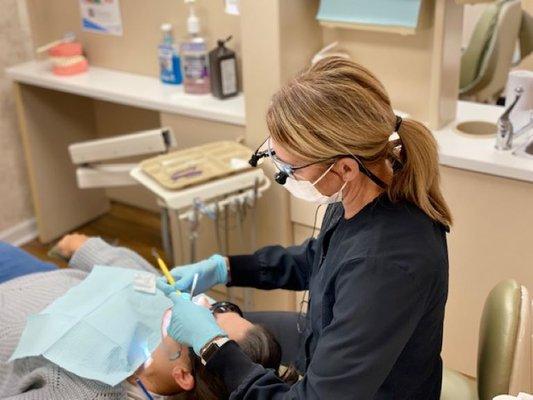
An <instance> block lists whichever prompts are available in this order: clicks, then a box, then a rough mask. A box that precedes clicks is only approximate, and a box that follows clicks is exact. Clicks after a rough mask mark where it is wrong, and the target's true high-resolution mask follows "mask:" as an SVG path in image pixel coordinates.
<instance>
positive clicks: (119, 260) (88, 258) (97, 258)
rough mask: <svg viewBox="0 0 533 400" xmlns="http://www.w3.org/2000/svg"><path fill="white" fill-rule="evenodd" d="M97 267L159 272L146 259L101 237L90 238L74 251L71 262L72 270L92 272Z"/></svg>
mask: <svg viewBox="0 0 533 400" xmlns="http://www.w3.org/2000/svg"><path fill="white" fill-rule="evenodd" d="M95 265H108V266H113V267H123V268H131V269H137V270H141V271H148V272H158V271H157V270H156V269H155V268H154V267H153V266H152V265H150V263H148V262H147V261H146V260H145V259H144V258H142V257H141V256H140V255H138V254H137V253H135V252H134V251H132V250H129V249H127V248H125V247H116V246H111V245H109V244H107V243H106V242H104V241H103V240H102V239H100V238H99V237H90V238H88V239H87V240H85V241H83V243H82V244H81V245H80V246H79V248H78V249H77V250H76V251H74V253H73V254H72V257H71V258H70V261H69V266H70V267H72V268H77V269H81V270H84V271H87V272H90V271H91V270H92V268H93V267H94V266H95Z"/></svg>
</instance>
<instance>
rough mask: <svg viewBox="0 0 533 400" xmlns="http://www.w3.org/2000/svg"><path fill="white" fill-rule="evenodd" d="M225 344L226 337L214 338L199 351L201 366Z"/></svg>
mask: <svg viewBox="0 0 533 400" xmlns="http://www.w3.org/2000/svg"><path fill="white" fill-rule="evenodd" d="M226 342H229V338H228V337H227V336H215V337H214V338H213V339H211V340H210V341H209V342H207V344H206V345H205V346H204V347H202V349H201V350H200V359H201V360H202V364H204V365H206V364H207V363H208V361H209V360H210V359H211V357H213V355H214V354H215V353H216V352H217V351H218V349H220V348H221V347H222V346H223V345H224V344H225V343H226Z"/></svg>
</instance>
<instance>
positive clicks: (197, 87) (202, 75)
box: [181, 0, 211, 94]
mask: <svg viewBox="0 0 533 400" xmlns="http://www.w3.org/2000/svg"><path fill="white" fill-rule="evenodd" d="M194 2H195V0H185V3H186V4H189V17H188V18H187V32H188V33H189V36H188V37H187V38H186V39H185V40H184V41H183V43H182V44H181V59H182V65H183V88H184V89H185V93H192V94H206V93H209V92H210V90H211V86H210V83H209V69H208V53H207V44H206V41H205V39H204V38H203V37H201V36H200V21H199V19H198V17H197V16H196V14H195V13H194Z"/></svg>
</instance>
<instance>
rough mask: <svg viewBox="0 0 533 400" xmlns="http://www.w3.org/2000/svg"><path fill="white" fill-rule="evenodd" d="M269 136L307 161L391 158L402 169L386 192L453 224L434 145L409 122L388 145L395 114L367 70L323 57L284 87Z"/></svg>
mask: <svg viewBox="0 0 533 400" xmlns="http://www.w3.org/2000/svg"><path fill="white" fill-rule="evenodd" d="M266 119H267V125H268V129H269V131H270V134H271V136H272V138H273V139H274V140H275V141H276V142H278V143H280V144H282V145H283V146H284V147H285V148H286V149H287V150H288V151H289V152H291V153H293V154H295V155H297V156H299V157H301V158H302V159H303V161H305V162H315V161H320V160H330V159H332V158H335V157H338V156H340V155H346V154H351V155H354V156H356V157H358V158H359V159H360V160H361V161H362V162H363V164H366V165H369V164H372V163H376V162H380V161H383V160H385V159H389V160H391V161H393V162H394V163H396V164H398V165H401V167H400V168H399V169H398V170H397V171H395V172H394V174H393V178H392V182H391V184H390V185H389V187H388V188H387V193H388V196H389V198H390V199H391V201H393V202H396V201H399V200H407V201H410V202H411V203H413V204H415V205H416V206H418V207H419V208H420V209H421V210H422V211H424V212H425V213H426V214H427V215H428V216H429V217H430V218H432V219H433V220H435V221H438V222H441V223H442V224H445V225H451V222H452V217H451V214H450V211H449V209H448V206H447V205H446V202H445V200H444V198H443V196H442V193H441V191H440V176H439V167H438V153H437V144H436V142H435V139H434V138H433V135H432V134H431V132H430V131H429V130H428V129H427V128H426V127H425V126H424V125H423V124H421V123H420V122H417V121H415V120H413V119H410V118H406V119H403V121H402V122H401V124H400V127H399V129H398V135H399V137H400V140H398V141H390V140H389V138H390V135H391V134H392V133H393V132H394V130H395V127H396V123H397V120H396V116H395V114H394V111H393V109H392V106H391V102H390V99H389V96H388V95H387V92H386V90H385V88H384V86H383V85H382V83H381V82H380V81H379V80H378V79H377V78H376V77H375V76H374V75H373V74H372V73H371V72H370V71H368V70H367V69H366V68H364V67H362V66H361V65H359V64H356V63H354V62H352V61H350V60H346V59H344V58H340V57H328V58H325V59H322V60H321V61H319V62H317V63H316V64H314V65H313V66H311V67H310V68H309V69H308V70H306V71H304V72H303V73H301V74H300V75H299V76H297V77H296V78H294V79H292V80H291V81H290V82H289V83H287V84H286V85H285V86H283V87H282V88H281V89H280V90H279V91H278V92H277V93H276V94H275V95H274V96H273V98H272V103H271V105H270V107H269V109H268V112H267V116H266Z"/></svg>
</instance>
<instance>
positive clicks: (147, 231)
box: [21, 203, 163, 267]
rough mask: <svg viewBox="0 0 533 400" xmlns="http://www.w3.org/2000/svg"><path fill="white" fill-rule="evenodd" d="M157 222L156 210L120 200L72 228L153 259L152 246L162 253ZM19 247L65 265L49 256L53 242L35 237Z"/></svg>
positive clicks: (63, 264) (63, 263)
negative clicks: (95, 217)
mask: <svg viewBox="0 0 533 400" xmlns="http://www.w3.org/2000/svg"><path fill="white" fill-rule="evenodd" d="M160 226H161V225H160V220H159V214H157V213H154V212H151V211H146V210H143V209H140V208H137V207H133V206H129V205H126V204H122V203H112V204H111V211H109V212H108V213H107V214H104V215H103V216H101V217H99V218H97V219H95V220H93V221H91V222H89V223H88V224H86V225H83V226H81V227H80V228H78V229H75V230H74V232H79V233H84V234H86V235H88V236H101V237H102V239H104V240H106V241H107V242H109V243H113V244H118V245H120V246H126V247H128V248H130V249H132V250H134V251H136V252H137V253H139V254H140V255H141V256H143V257H144V258H146V259H147V260H148V261H150V262H152V261H153V257H152V255H151V249H152V247H155V248H156V249H157V251H158V252H159V254H163V250H162V248H161V230H160ZM21 247H22V248H23V249H24V250H26V251H27V252H29V253H31V254H33V255H34V256H36V257H38V258H40V259H42V260H45V261H50V262H53V263H55V264H56V265H58V266H59V267H66V266H67V263H66V262H65V261H63V260H60V259H58V258H55V257H53V258H51V257H49V256H48V254H47V253H48V251H49V250H50V248H51V247H52V244H42V243H41V242H39V240H38V239H35V240H33V241H31V242H29V243H27V244H25V245H24V246H21Z"/></svg>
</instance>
